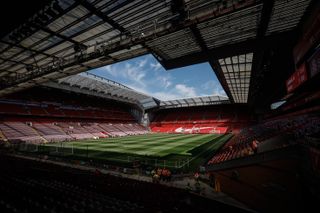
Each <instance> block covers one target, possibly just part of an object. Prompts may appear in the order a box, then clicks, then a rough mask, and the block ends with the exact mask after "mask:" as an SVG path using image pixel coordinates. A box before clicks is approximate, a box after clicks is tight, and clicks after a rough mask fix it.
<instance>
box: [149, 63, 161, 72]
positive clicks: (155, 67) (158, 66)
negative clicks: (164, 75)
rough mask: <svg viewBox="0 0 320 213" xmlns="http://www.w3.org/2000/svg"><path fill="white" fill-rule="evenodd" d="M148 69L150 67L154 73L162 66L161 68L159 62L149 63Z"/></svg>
mask: <svg viewBox="0 0 320 213" xmlns="http://www.w3.org/2000/svg"><path fill="white" fill-rule="evenodd" d="M150 67H151V68H152V69H153V70H155V71H157V70H159V69H161V68H162V66H161V64H160V63H159V62H156V63H151V64H150Z"/></svg>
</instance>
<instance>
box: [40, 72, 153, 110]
mask: <svg viewBox="0 0 320 213" xmlns="http://www.w3.org/2000/svg"><path fill="white" fill-rule="evenodd" d="M43 85H44V86H48V87H53V88H57V89H64V90H69V91H73V92H77V93H83V94H87V95H93V96H98V97H102V98H107V99H113V100H118V101H122V102H127V103H132V104H136V105H140V106H142V107H143V104H142V103H144V102H145V101H144V100H149V99H150V98H152V97H151V96H148V95H146V94H143V93H140V92H137V91H135V90H133V89H131V88H129V87H127V86H124V85H122V84H120V83H117V82H114V81H111V80H108V79H106V78H102V77H100V76H96V75H94V74H91V73H82V74H78V75H73V76H69V77H65V78H62V79H59V80H56V81H51V82H47V83H44V84H43Z"/></svg>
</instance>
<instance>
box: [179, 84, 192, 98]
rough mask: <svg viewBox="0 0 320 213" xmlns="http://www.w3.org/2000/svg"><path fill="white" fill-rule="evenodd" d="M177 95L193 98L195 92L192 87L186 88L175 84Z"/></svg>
mask: <svg viewBox="0 0 320 213" xmlns="http://www.w3.org/2000/svg"><path fill="white" fill-rule="evenodd" d="M175 88H176V90H177V93H178V94H180V95H181V96H183V97H195V96H197V93H196V90H195V88H194V87H188V86H187V85H185V84H177V85H176V86H175Z"/></svg>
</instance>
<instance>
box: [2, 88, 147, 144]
mask: <svg viewBox="0 0 320 213" xmlns="http://www.w3.org/2000/svg"><path fill="white" fill-rule="evenodd" d="M45 91H50V92H51V93H50V94H52V96H51V95H50V97H48V98H47V95H46V94H44V93H45ZM72 96H73V98H70V97H71V95H70V94H69V93H66V92H64V91H61V90H57V89H49V90H48V89H44V91H38V90H35V89H31V90H29V91H27V92H21V93H19V94H14V95H12V96H10V97H7V98H6V99H1V100H0V103H1V105H0V114H1V115H2V118H1V120H0V129H1V132H2V135H3V139H2V140H4V138H5V139H6V140H9V141H12V142H28V143H43V142H61V141H72V140H82V139H97V138H106V137H110V136H111V137H116V136H126V135H137V134H146V133H148V131H147V129H146V128H144V127H142V126H141V125H139V124H137V123H136V122H135V119H134V117H133V116H132V115H131V114H130V113H129V107H128V106H126V105H125V104H123V103H118V104H117V103H114V102H110V101H103V102H99V101H98V100H96V99H94V98H90V97H87V96H83V95H80V94H72ZM42 98H43V99H42ZM55 98H56V99H55ZM83 99H86V100H87V102H83V101H82V100H83ZM89 101H90V102H89ZM88 103H90V105H89V104H88Z"/></svg>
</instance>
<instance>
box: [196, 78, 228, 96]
mask: <svg viewBox="0 0 320 213" xmlns="http://www.w3.org/2000/svg"><path fill="white" fill-rule="evenodd" d="M201 88H202V89H203V90H206V91H207V93H210V94H209V95H220V96H226V93H225V92H224V90H223V89H222V87H221V86H220V83H219V82H217V81H213V80H210V81H207V82H206V83H204V84H203V85H202V86H201Z"/></svg>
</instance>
